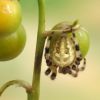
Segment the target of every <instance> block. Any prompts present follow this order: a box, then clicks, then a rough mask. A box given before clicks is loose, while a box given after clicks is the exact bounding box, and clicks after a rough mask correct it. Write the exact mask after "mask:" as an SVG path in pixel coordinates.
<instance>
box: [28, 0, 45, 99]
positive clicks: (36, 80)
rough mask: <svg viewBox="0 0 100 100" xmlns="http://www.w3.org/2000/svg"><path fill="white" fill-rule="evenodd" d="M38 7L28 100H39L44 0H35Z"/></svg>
mask: <svg viewBox="0 0 100 100" xmlns="http://www.w3.org/2000/svg"><path fill="white" fill-rule="evenodd" d="M37 1H38V7H39V24H38V33H37V44H36V52H35V62H34V70H33V80H32V89H33V91H32V95H31V97H29V98H28V100H39V94H40V74H41V63H42V55H43V49H44V43H45V37H44V35H43V32H44V31H45V11H44V10H45V8H44V0H37Z"/></svg>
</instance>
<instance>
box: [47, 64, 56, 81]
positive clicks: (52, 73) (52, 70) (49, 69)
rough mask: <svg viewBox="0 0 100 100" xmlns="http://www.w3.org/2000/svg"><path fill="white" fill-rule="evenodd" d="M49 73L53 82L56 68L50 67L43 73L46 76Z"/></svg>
mask: <svg viewBox="0 0 100 100" xmlns="http://www.w3.org/2000/svg"><path fill="white" fill-rule="evenodd" d="M50 73H51V76H50V78H51V79H52V80H54V79H55V78H56V76H57V66H54V65H51V66H49V68H48V69H47V70H46V71H45V74H46V75H49V74H50Z"/></svg>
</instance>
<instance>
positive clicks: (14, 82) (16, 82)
mask: <svg viewBox="0 0 100 100" xmlns="http://www.w3.org/2000/svg"><path fill="white" fill-rule="evenodd" d="M12 85H18V86H20V87H23V88H24V89H25V90H26V92H27V94H28V93H30V92H31V91H32V87H31V85H30V84H29V83H28V82H26V81H23V80H12V81H9V82H7V83H5V84H4V85H3V86H2V87H1V88H0V96H1V95H2V94H3V92H4V91H5V90H6V89H7V88H8V87H10V86H12Z"/></svg>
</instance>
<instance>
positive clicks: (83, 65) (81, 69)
mask: <svg viewBox="0 0 100 100" xmlns="http://www.w3.org/2000/svg"><path fill="white" fill-rule="evenodd" d="M82 60H83V63H82V66H81V67H79V71H83V70H84V69H85V66H86V59H85V58H84V59H82Z"/></svg>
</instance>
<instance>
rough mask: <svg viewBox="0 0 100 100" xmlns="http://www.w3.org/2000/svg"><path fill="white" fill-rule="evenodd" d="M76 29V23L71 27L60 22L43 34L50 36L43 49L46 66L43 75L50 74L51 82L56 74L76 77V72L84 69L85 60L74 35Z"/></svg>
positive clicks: (77, 26) (77, 27)
mask: <svg viewBox="0 0 100 100" xmlns="http://www.w3.org/2000/svg"><path fill="white" fill-rule="evenodd" d="M78 29H79V25H78V24H77V21H75V22H74V23H73V24H72V25H68V24H67V23H66V22H62V23H60V24H57V25H56V26H55V27H54V28H53V29H52V30H51V31H47V32H45V33H46V34H50V35H49V36H48V37H47V43H46V47H45V59H46V64H47V66H48V68H47V70H46V71H45V74H46V75H49V74H50V73H51V79H52V80H54V79H55V78H56V75H57V72H59V73H62V74H67V73H68V74H70V75H72V76H73V77H77V75H78V72H79V71H83V70H84V69H85V65H86V59H85V58H84V57H83V55H82V53H81V51H80V47H79V43H78V41H77V38H76V34H75V31H77V30H78ZM70 33H71V34H70ZM81 61H83V63H81Z"/></svg>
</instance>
